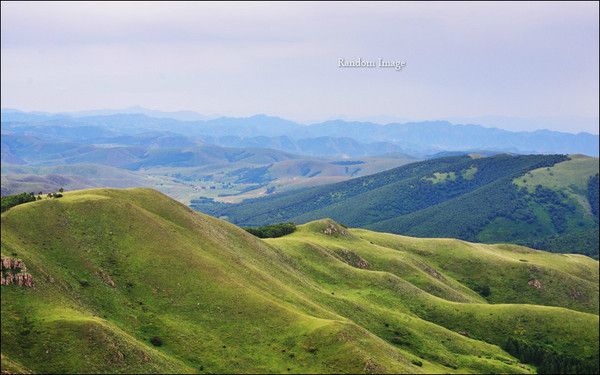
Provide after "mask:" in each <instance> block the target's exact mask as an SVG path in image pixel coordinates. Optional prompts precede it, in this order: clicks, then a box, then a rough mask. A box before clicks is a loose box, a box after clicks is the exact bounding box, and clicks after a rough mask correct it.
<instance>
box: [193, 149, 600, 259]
mask: <svg viewBox="0 0 600 375" xmlns="http://www.w3.org/2000/svg"><path fill="white" fill-rule="evenodd" d="M544 173H547V174H548V176H547V177H552V176H550V174H552V175H553V177H552V178H544ZM597 173H598V159H596V158H590V157H584V156H573V157H569V156H565V155H520V156H511V155H495V156H490V157H485V158H483V157H479V156H477V155H471V156H467V155H465V156H455V157H446V158H439V159H433V160H427V161H423V162H417V163H412V164H408V165H406V166H402V167H399V168H396V169H392V170H389V171H384V172H381V173H378V174H375V175H371V176H365V177H361V178H356V179H353V180H349V181H345V182H340V183H337V184H332V185H326V186H321V187H316V188H312V189H304V190H300V191H294V192H290V193H287V194H278V195H274V196H271V197H267V198H263V199H255V200H247V201H245V202H244V203H243V204H238V205H205V206H197V208H198V209H199V210H202V211H204V212H206V213H210V214H212V215H215V216H220V217H223V218H227V219H228V220H230V221H231V222H233V223H235V224H238V225H247V226H254V225H264V224H270V223H274V222H282V221H295V222H298V223H304V222H308V221H311V220H315V219H319V218H322V217H331V218H333V219H335V220H337V221H339V222H342V223H344V224H346V225H349V226H360V227H366V228H370V229H375V230H379V231H384V232H391V233H398V234H407V235H413V236H419V237H454V238H461V239H464V240H469V241H478V242H487V243H493V242H511V243H518V244H523V245H528V246H535V247H537V248H542V249H548V250H552V251H557V252H579V253H584V254H589V255H595V256H597V255H598V241H597V238H598V215H597V213H594V210H593V207H592V206H593V204H592V202H594V198H593V193H594V192H596V195H597V190H598V185H597V183H596V184H593V183H591V182H592V180H593V176H595V175H596V174H597ZM529 175H531V176H534V177H528V176H529ZM535 176H538V177H535ZM575 176H576V178H575ZM523 181H525V182H523ZM596 201H597V200H596ZM195 208H196V207H195ZM596 212H597V211H596Z"/></svg>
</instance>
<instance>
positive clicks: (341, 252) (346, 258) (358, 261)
mask: <svg viewBox="0 0 600 375" xmlns="http://www.w3.org/2000/svg"><path fill="white" fill-rule="evenodd" d="M335 254H336V255H337V257H338V258H339V259H340V260H342V261H343V262H345V263H347V264H349V265H351V266H352V267H356V268H360V269H363V270H366V269H368V268H369V262H367V261H366V260H365V259H364V258H363V257H361V256H360V255H358V254H356V253H355V252H354V251H351V250H346V249H338V250H335Z"/></svg>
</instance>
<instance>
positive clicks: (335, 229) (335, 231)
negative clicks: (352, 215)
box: [323, 222, 350, 236]
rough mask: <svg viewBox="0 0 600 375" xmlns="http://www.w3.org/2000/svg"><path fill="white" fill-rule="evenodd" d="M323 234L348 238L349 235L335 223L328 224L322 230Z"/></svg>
mask: <svg viewBox="0 0 600 375" xmlns="http://www.w3.org/2000/svg"><path fill="white" fill-rule="evenodd" d="M323 234H326V235H328V236H348V235H350V233H348V231H347V230H346V228H344V227H342V226H341V225H339V224H338V223H336V222H329V223H328V224H327V226H326V227H325V229H323Z"/></svg>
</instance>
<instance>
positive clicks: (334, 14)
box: [1, 2, 599, 134]
mask: <svg viewBox="0 0 600 375" xmlns="http://www.w3.org/2000/svg"><path fill="white" fill-rule="evenodd" d="M598 11H599V9H598V3H597V2H582V3H577V2H565V3H560V2H548V3H543V2H533V3H524V2H515V3H511V2H503V3H437V2H436V3H419V2H415V3H406V2H402V3H389V2H385V3H374V2H369V3H356V2H353V3H343V2H335V3H324V2H314V3H311V2H302V3H285V4H284V3H224V2H218V3H191V2H185V3H174V2H168V3H167V2H164V3H162V2H152V3H142V2H131V3H127V2H124V3H121V2H111V3H94V2H86V3H74V2H68V3H67V2H65V3H60V2H52V3H40V2H33V3H28V2H2V12H1V18H2V22H1V32H2V33H1V55H2V56H1V58H2V59H1V98H2V103H1V104H2V107H3V108H17V109H21V110H37V111H49V112H63V111H79V110H90V109H104V108H126V107H130V106H137V105H140V106H143V107H147V108H152V109H157V110H164V111H176V110H193V111H197V112H199V113H202V114H206V115H217V114H218V115H228V116H250V115H254V114H259V113H261V114H269V115H274V116H280V117H284V118H288V119H292V120H296V121H300V122H315V121H322V120H327V119H333V118H343V119H348V120H374V121H380V122H388V121H397V120H433V119H452V120H454V121H461V122H473V123H476V122H478V121H489V122H490V123H492V122H494V121H495V122H494V124H493V125H494V126H498V127H503V128H506V129H509V130H534V129H535V128H549V129H553V130H562V131H566V132H580V131H587V132H591V133H595V134H597V133H598V106H599V73H598V71H599V61H598V55H599V39H598V34H599V20H598ZM379 58H381V59H383V60H384V61H391V62H399V63H404V64H405V65H404V66H403V68H402V69H399V70H396V69H394V68H382V67H373V68H362V67H340V59H344V61H356V60H357V59H362V60H363V61H374V62H375V63H377V62H378V60H377V59H379ZM486 119H487V120H486ZM484 125H485V124H484Z"/></svg>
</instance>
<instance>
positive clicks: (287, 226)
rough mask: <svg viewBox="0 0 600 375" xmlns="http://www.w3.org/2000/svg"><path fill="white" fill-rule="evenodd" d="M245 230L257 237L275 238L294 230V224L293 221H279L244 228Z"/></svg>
mask: <svg viewBox="0 0 600 375" xmlns="http://www.w3.org/2000/svg"><path fill="white" fill-rule="evenodd" d="M244 229H245V230H246V232H248V233H250V234H253V235H255V236H256V237H259V238H276V237H282V236H285V235H286V234H290V233H293V232H294V231H295V230H296V224H294V223H280V224H273V225H266V226H264V227H258V228H244Z"/></svg>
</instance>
